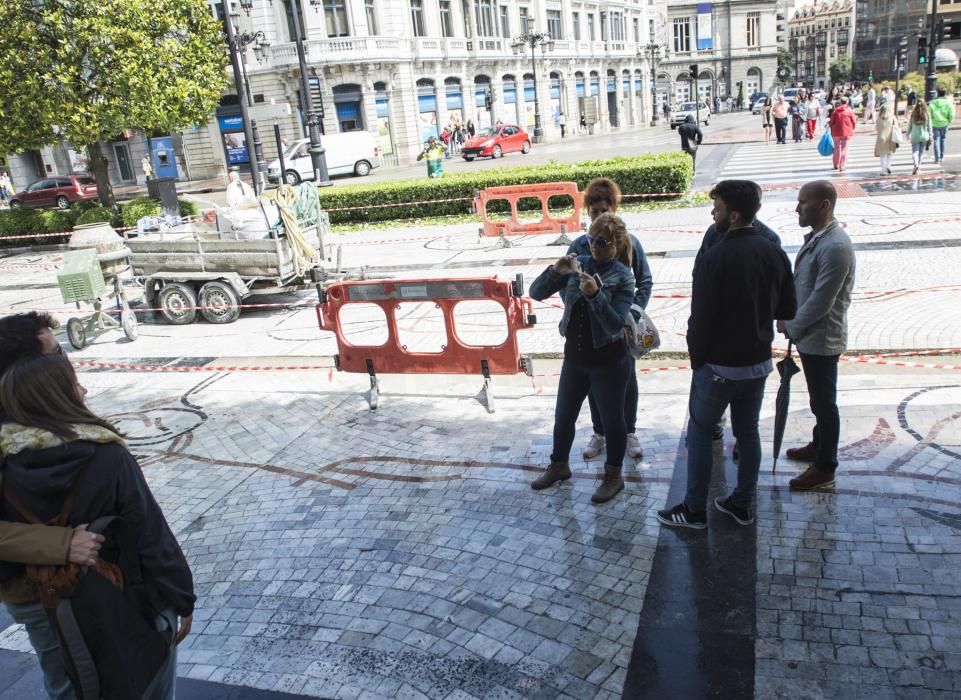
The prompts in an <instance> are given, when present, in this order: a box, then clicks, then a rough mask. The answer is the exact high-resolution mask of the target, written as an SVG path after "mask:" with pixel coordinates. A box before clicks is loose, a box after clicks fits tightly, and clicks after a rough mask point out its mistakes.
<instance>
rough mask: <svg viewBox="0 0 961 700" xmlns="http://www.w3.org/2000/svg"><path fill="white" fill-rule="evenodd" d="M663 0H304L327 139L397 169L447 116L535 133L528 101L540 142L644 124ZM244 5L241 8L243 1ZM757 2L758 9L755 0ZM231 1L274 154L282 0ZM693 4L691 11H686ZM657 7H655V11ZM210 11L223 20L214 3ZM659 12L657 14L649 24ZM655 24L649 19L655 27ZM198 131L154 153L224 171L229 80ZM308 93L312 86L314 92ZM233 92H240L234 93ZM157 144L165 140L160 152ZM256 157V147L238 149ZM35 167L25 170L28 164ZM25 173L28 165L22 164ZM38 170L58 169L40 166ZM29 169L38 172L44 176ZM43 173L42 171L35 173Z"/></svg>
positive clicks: (232, 98) (231, 120)
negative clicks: (257, 39) (547, 44)
mask: <svg viewBox="0 0 961 700" xmlns="http://www.w3.org/2000/svg"><path fill="white" fill-rule="evenodd" d="M662 2H664V0H316V2H315V3H314V4H312V3H311V2H310V0H301V2H300V3H298V4H300V5H301V8H300V9H301V26H302V27H303V31H304V34H305V48H306V57H307V65H308V70H309V73H310V81H311V85H312V86H316V88H317V89H319V93H320V95H321V99H322V102H323V107H324V117H323V129H324V133H326V134H334V133H338V132H344V131H351V130H367V131H370V132H372V133H374V134H375V135H376V136H377V138H378V139H379V142H380V149H381V153H382V157H383V160H384V161H385V162H386V163H388V164H390V163H402V164H406V163H409V162H411V161H412V160H413V159H414V158H415V157H416V156H417V154H418V153H420V151H421V149H422V147H423V143H424V141H425V140H426V139H427V137H428V136H429V135H431V134H436V133H438V132H439V131H440V130H442V129H443V128H444V126H445V125H447V124H448V123H450V122H451V121H461V122H464V123H466V122H467V121H472V122H473V123H474V125H475V126H476V127H477V128H483V127H486V126H489V125H491V124H492V123H494V122H496V121H498V120H500V121H502V122H505V123H516V124H520V125H521V126H523V127H524V128H525V129H526V130H527V131H529V132H531V133H532V134H533V130H534V109H535V80H534V76H535V75H536V96H537V101H538V102H539V105H540V112H541V123H542V126H543V129H544V137H545V139H546V140H556V139H559V138H560V128H559V125H558V119H559V115H560V113H561V112H563V113H564V115H565V117H566V123H567V129H568V130H569V131H574V130H576V129H577V128H578V123H579V121H580V116H581V115H582V114H583V115H584V116H585V118H586V120H587V122H588V124H589V128H590V130H591V131H593V132H598V131H600V132H605V131H609V130H613V129H624V128H629V127H636V126H641V125H646V124H648V123H650V120H651V101H652V99H651V70H650V63H649V60H648V58H647V57H646V55H645V53H644V51H643V47H644V46H645V45H646V44H648V43H649V42H652V41H655V42H657V43H661V44H663V43H664V39H663V31H664V25H663V17H664V16H665V13H666V11H665V10H664V9H663V6H662V5H660V4H655V3H662ZM244 4H247V3H244ZM752 4H757V3H752ZM249 5H250V7H249V14H248V13H247V12H244V11H241V3H239V0H235V2H234V4H233V14H234V17H235V25H236V26H238V28H239V29H240V31H243V32H258V31H259V32H263V34H264V37H265V39H266V41H267V43H268V44H269V45H268V46H267V48H266V49H265V48H264V47H263V46H260V47H258V50H257V51H255V50H254V47H253V46H251V48H249V49H248V51H247V54H246V56H245V65H246V71H247V73H248V75H249V83H250V93H251V97H252V100H253V103H254V106H253V109H252V116H253V118H254V119H256V120H257V121H258V126H259V131H260V136H261V140H262V142H263V149H264V155H265V158H266V159H267V160H268V161H269V160H272V159H273V158H275V157H276V155H277V148H276V146H275V143H276V142H275V138H274V126H275V124H276V126H277V127H278V128H279V131H280V135H281V137H282V139H283V140H285V141H287V142H292V141H294V140H296V139H299V138H302V137H304V136H306V134H305V132H304V130H303V127H302V118H301V109H300V99H301V95H300V92H301V91H300V72H299V66H298V60H297V48H296V44H295V43H294V37H295V31H294V15H293V11H294V10H293V5H292V3H291V1H290V0H273V1H271V0H251V2H250V3H249ZM691 7H693V4H692V5H691ZM658 8H661V9H660V10H659V9H658ZM211 11H212V12H214V13H215V14H216V15H217V16H220V17H223V6H222V4H221V0H211ZM659 13H660V15H659ZM659 16H660V19H659ZM529 18H530V19H532V20H533V29H534V31H535V32H548V33H550V35H551V38H552V39H553V50H552V51H547V52H544V51H542V50H541V48H537V49H536V52H535V55H534V58H533V62H532V57H531V50H530V47H529V46H528V47H527V49H526V50H525V51H523V52H521V54H520V55H515V53H514V50H513V49H512V44H513V38H514V37H516V36H518V35H520V34H522V33H523V32H525V31H527V27H528V26H529V25H528V19H529ZM230 79H231V85H230V86H229V87H228V93H227V94H225V95H224V98H223V100H222V102H221V105H220V107H218V109H217V112H216V114H213V115H211V117H210V119H209V121H208V122H207V123H206V124H198V125H196V126H195V127H193V128H191V129H187V130H184V131H183V132H180V133H177V134H170V135H154V136H155V138H157V137H161V138H165V139H167V141H169V144H170V146H169V148H165V150H164V154H165V158H166V159H167V162H168V165H169V168H168V171H167V172H173V171H176V177H179V178H181V179H184V178H191V179H203V178H215V177H220V176H225V175H226V172H227V169H228V167H229V165H230V162H229V161H230V158H229V157H228V153H227V143H228V142H229V143H231V147H232V151H233V152H234V153H235V154H236V144H237V143H238V141H239V140H242V139H243V136H242V132H240V126H241V123H240V116H239V115H240V109H239V104H238V102H237V96H236V92H237V90H236V87H235V86H234V85H233V84H232V81H233V76H232V74H231V75H230ZM311 90H312V91H313V90H314V87H312V88H311ZM241 92H243V91H241ZM167 141H164V143H165V144H166V143H167ZM249 150H250V151H253V149H252V148H251V149H249ZM145 152H146V140H145V138H144V136H143V135H142V134H133V135H127V137H126V138H125V139H124V140H123V141H122V142H120V141H118V142H110V143H106V144H104V153H105V154H106V156H107V159H108V161H109V163H110V168H111V170H110V172H111V179H113V180H115V182H116V183H118V184H120V183H128V182H132V181H134V180H137V181H141V182H142V181H143V175H142V173H141V172H140V168H139V161H140V158H142V156H143V154H144V153H145ZM30 163H32V161H30ZM30 163H28V165H29V166H30V167H29V168H28V170H32V169H33V167H34V166H33V165H30ZM43 168H46V172H47V173H53V174H56V173H57V172H58V171H62V170H64V169H65V168H63V167H58V165H57V164H56V163H53V161H52V160H51V162H50V163H47V162H46V161H44V166H43ZM43 168H39V169H41V170H42V169H43ZM43 174H44V173H40V176H42V175H43Z"/></svg>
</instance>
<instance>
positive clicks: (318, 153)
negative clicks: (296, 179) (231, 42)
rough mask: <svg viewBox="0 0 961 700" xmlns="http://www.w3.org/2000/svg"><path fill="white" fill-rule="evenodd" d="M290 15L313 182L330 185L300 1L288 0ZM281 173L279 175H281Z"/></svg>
mask: <svg viewBox="0 0 961 700" xmlns="http://www.w3.org/2000/svg"><path fill="white" fill-rule="evenodd" d="M309 1H310V4H311V6H312V7H313V8H314V9H315V10H316V9H317V8H318V7H319V6H320V5H321V4H323V0H309ZM240 6H241V7H242V8H243V9H244V12H246V13H247V15H248V16H249V15H250V10H251V9H252V8H253V0H240ZM290 10H291V15H292V18H293V20H294V40H295V43H296V45H297V61H298V63H299V64H300V102H301V105H302V106H303V110H304V120H305V121H306V122H307V128H308V135H309V136H310V148H309V149H308V151H309V152H310V160H311V164H312V165H313V170H314V182H316V183H317V185H318V186H319V187H330V186H331V185H332V184H334V183H332V182H331V181H330V176H329V174H328V173H327V156H326V155H325V154H326V149H325V148H324V146H323V144H322V143H321V141H320V136H321V130H320V124H321V120H322V119H323V116H322V115H320V114H317V105H315V104H314V100H313V99H312V98H311V94H310V84H309V82H308V80H307V54H306V51H304V35H303V32H302V31H301V26H300V17H301V15H300V3H299V2H298V0H290ZM283 176H284V175H283V173H281V177H283Z"/></svg>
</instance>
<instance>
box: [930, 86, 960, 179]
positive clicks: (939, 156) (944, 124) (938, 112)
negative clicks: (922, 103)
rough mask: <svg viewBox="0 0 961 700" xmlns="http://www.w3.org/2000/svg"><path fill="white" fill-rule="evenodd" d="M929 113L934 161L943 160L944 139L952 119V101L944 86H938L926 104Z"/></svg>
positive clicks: (941, 161) (940, 161)
mask: <svg viewBox="0 0 961 700" xmlns="http://www.w3.org/2000/svg"><path fill="white" fill-rule="evenodd" d="M928 111H929V112H930V113H931V127H932V130H933V132H934V133H933V134H932V137H933V139H934V162H935V163H943V162H944V141H945V139H946V138H947V135H948V127H949V126H951V122H953V121H954V101H953V100H952V99H951V98H950V97H948V91H947V90H946V89H945V88H943V87H942V88H938V96H937V98H936V99H934V100H932V101H931V104H930V105H928Z"/></svg>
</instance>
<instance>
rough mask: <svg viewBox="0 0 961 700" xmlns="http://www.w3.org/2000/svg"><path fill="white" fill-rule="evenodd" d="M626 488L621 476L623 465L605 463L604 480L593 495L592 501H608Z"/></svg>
mask: <svg viewBox="0 0 961 700" xmlns="http://www.w3.org/2000/svg"><path fill="white" fill-rule="evenodd" d="M623 490H624V479H623V477H621V467H612V466H611V465H610V464H605V465H604V480H603V481H602V482H601V485H600V486H598V487H597V490H595V491H594V495H593V496H591V503H607V502H608V501H609V500H611V499H612V498H614V496H616V495H617V494H619V493H620V492H621V491H623Z"/></svg>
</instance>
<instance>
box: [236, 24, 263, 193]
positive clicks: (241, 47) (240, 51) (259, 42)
mask: <svg viewBox="0 0 961 700" xmlns="http://www.w3.org/2000/svg"><path fill="white" fill-rule="evenodd" d="M230 19H231V20H232V22H233V20H238V19H240V15H234V14H232V15H230ZM232 22H231V23H232ZM229 41H230V50H231V52H232V53H234V54H236V55H239V56H240V70H241V73H242V75H243V79H244V95H245V96H246V98H247V107H248V109H249V108H250V107H253V106H254V98H253V96H252V95H251V93H250V79H249V78H248V77H247V48H248V47H250V46H253V49H254V56H256V57H257V63H261V62H262V61H263V60H264V59H265V58H266V56H267V51H268V50H269V48H270V42H269V41H267V36H266V35H265V34H264V33H263V32H238V31H237V29H236V27H235V28H234V32H233V38H232V39H230V40H229ZM239 92H240V91H239V90H238V93H239ZM238 97H240V95H239V94H238ZM241 99H243V98H241ZM250 132H251V135H252V138H253V147H254V159H255V160H256V164H257V172H258V176H257V177H256V178H255V183H254V190H255V191H256V192H257V194H260V193H261V192H263V190H264V184H265V183H264V177H266V174H267V161H266V160H265V159H264V146H263V143H262V142H261V140H260V130H259V129H258V128H257V120H256V119H251V120H250ZM248 157H249V153H248Z"/></svg>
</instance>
